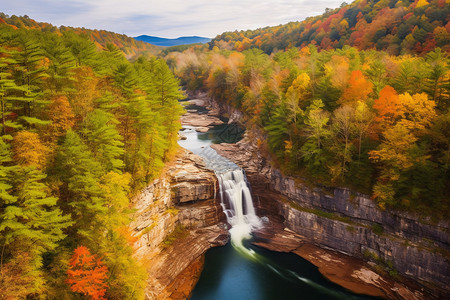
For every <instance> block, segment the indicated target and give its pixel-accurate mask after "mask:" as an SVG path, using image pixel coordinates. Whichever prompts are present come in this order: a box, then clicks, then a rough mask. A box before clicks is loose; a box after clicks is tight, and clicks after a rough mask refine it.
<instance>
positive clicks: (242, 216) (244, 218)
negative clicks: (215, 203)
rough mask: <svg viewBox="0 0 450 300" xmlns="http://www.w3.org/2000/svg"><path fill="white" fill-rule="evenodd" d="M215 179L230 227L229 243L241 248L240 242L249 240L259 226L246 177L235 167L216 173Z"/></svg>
mask: <svg viewBox="0 0 450 300" xmlns="http://www.w3.org/2000/svg"><path fill="white" fill-rule="evenodd" d="M217 178H218V179H219V186H220V200H221V205H222V208H223V211H224V212H225V215H226V217H227V221H228V223H230V225H231V229H230V235H231V242H232V243H233V245H234V246H236V247H238V248H243V245H242V241H243V240H244V239H249V238H250V237H251V236H250V233H251V232H252V230H253V229H256V228H258V227H260V226H261V221H260V219H259V218H258V217H257V216H256V213H255V207H254V206H253V200H252V195H251V193H250V189H249V186H248V183H247V180H246V177H245V175H244V172H243V171H242V169H240V168H239V167H237V166H236V168H233V169H231V170H227V171H225V172H223V173H217Z"/></svg>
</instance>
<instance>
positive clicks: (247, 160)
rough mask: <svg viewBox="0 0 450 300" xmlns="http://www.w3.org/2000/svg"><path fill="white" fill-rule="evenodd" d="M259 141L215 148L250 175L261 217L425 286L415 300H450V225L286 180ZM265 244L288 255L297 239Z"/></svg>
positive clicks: (347, 192)
mask: <svg viewBox="0 0 450 300" xmlns="http://www.w3.org/2000/svg"><path fill="white" fill-rule="evenodd" d="M254 141H256V138H255V137H253V138H249V136H248V134H247V138H246V139H244V140H242V141H240V142H239V143H237V144H235V145H227V144H221V145H213V148H214V149H215V150H216V151H217V152H218V153H219V154H221V155H223V156H225V157H227V158H229V159H230V160H232V161H234V162H235V163H236V164H238V165H240V166H241V167H243V168H244V169H245V171H246V173H247V177H248V178H249V180H250V183H251V185H252V190H253V194H254V198H256V203H257V206H258V208H259V211H258V212H259V215H266V216H269V218H270V219H271V222H272V221H273V222H276V221H277V220H278V221H281V222H282V224H283V226H285V227H286V228H288V229H289V230H292V231H293V232H295V233H296V234H298V235H300V236H301V237H302V239H303V241H308V242H310V243H314V244H315V245H319V246H322V247H327V248H331V249H335V250H338V251H341V252H344V253H347V254H350V255H352V256H354V257H359V258H362V259H364V260H369V261H371V262H372V263H374V264H375V265H377V266H378V267H377V268H378V269H384V270H387V271H390V272H392V273H396V272H398V273H399V274H402V275H404V276H406V277H408V278H412V279H415V280H420V281H423V282H425V284H426V287H427V288H425V289H426V291H425V292H423V293H420V292H418V294H417V295H416V296H414V297H417V298H418V299H420V298H422V299H423V298H426V296H424V295H425V294H426V292H427V291H428V292H429V293H430V294H428V295H429V296H430V295H431V297H433V296H434V297H440V296H442V295H447V296H449V295H450V290H449V286H448V282H450V263H449V257H450V235H449V232H450V226H449V223H448V220H447V221H440V222H439V223H433V222H431V221H430V220H428V219H426V218H422V217H421V216H416V215H411V214H408V213H405V212H398V211H389V210H385V211H383V210H381V209H379V208H378V207H377V205H376V204H375V203H374V202H373V201H372V200H371V199H370V198H369V197H368V196H366V195H362V194H359V193H353V192H351V191H350V190H348V189H345V188H335V189H329V188H326V187H315V188H311V187H307V186H305V185H303V184H302V183H301V182H302V180H301V179H299V178H292V177H288V176H283V175H282V174H281V173H280V172H279V171H278V170H276V169H275V168H273V167H272V166H271V165H270V163H269V161H268V160H266V158H265V157H263V156H262V155H261V153H260V151H259V149H257V148H256V146H255V143H254ZM265 238H266V240H270V239H273V243H270V242H269V243H266V244H271V245H272V246H270V247H272V250H276V248H277V247H278V248H279V249H282V248H283V247H281V246H280V245H281V244H283V243H284V242H285V243H286V244H289V243H291V242H293V240H292V239H288V240H284V242H283V238H281V237H280V236H278V237H276V236H275V235H273V236H269V237H267V236H266V237H265ZM277 240H278V242H277ZM294 244H295V243H294ZM277 245H278V246H277ZM266 246H267V245H266ZM270 247H269V246H268V248H270ZM293 247H294V246H293ZM294 248H295V247H294ZM361 274H362V273H361ZM422 287H423V286H422ZM428 287H431V288H428ZM437 287H439V288H437ZM391 288H392V289H394V290H396V291H397V292H395V293H394V294H395V295H396V296H395V295H394V296H392V294H389V293H385V297H389V298H395V297H402V298H404V299H414V298H411V297H408V295H409V294H408V292H406V290H405V289H407V288H406V287H405V286H403V285H402V286H396V287H395V286H392V287H391ZM400 292H401V293H403V296H402V295H400V294H401V293H400ZM405 295H406V296H405ZM421 295H422V296H421Z"/></svg>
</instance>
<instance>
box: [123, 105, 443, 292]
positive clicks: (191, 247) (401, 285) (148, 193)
mask: <svg viewBox="0 0 450 300" xmlns="http://www.w3.org/2000/svg"><path fill="white" fill-rule="evenodd" d="M191 104H195V105H196V106H204V107H207V108H208V112H207V113H204V114H201V115H200V114H198V113H196V111H195V110H189V111H188V113H186V114H185V115H184V116H183V117H182V122H183V124H184V125H190V126H194V127H195V128H196V129H197V130H198V131H199V132H201V131H203V132H204V131H207V130H209V129H210V128H212V127H213V126H214V125H219V124H223V121H222V120H220V119H219V118H218V117H219V116H220V115H227V116H228V117H230V118H229V122H230V123H231V122H236V121H238V120H239V119H240V117H241V115H240V114H239V112H238V111H236V110H230V109H229V108H223V107H218V106H217V105H216V104H215V103H214V102H211V101H208V99H206V98H205V97H201V99H196V100H191ZM257 135H259V133H258V132H256V131H254V130H253V131H247V132H246V135H245V138H244V139H243V140H241V141H239V142H238V143H236V144H216V145H213V146H212V148H214V149H215V150H216V151H217V152H218V153H219V154H220V155H222V156H224V157H226V158H228V159H230V160H231V161H233V162H235V163H236V164H237V165H239V166H240V167H242V168H243V169H244V170H245V172H246V175H247V178H248V180H249V182H250V184H251V187H252V194H253V199H254V204H255V206H256V208H257V215H258V216H260V217H262V218H264V220H266V221H265V222H264V223H265V226H264V227H263V228H262V229H261V230H258V231H256V232H254V235H255V238H254V240H253V243H254V244H255V245H258V246H261V247H264V248H267V249H269V250H272V251H279V252H293V253H295V254H297V255H299V256H302V257H303V258H305V259H307V260H309V261H310V262H312V263H313V264H315V265H316V266H317V267H318V268H319V271H320V272H321V273H322V274H323V275H325V276H326V277H327V278H328V279H329V280H331V281H333V282H336V283H338V284H340V285H341V286H343V287H345V288H347V289H349V290H351V291H353V292H356V293H363V294H366V295H371V296H378V297H383V298H389V299H430V298H441V297H446V296H448V295H449V292H450V291H449V290H448V287H447V285H446V283H447V282H449V281H450V275H449V273H450V268H449V260H448V257H449V234H448V233H449V224H448V222H445V221H440V222H433V221H432V220H430V219H429V218H424V217H421V216H415V215H412V214H407V213H405V212H396V211H388V210H381V209H380V208H378V207H377V205H376V203H375V202H374V201H373V200H371V199H370V198H369V197H368V196H367V195H363V194H359V193H355V192H352V191H351V190H349V189H346V188H328V187H323V186H311V185H308V184H306V183H305V182H304V180H302V179H301V178H294V177H290V176H285V175H283V174H282V173H281V172H280V171H279V170H277V168H276V167H274V166H273V165H272V164H271V160H270V158H269V157H267V156H264V155H262V154H261V153H262V151H260V149H259V148H258V146H257V142H256V141H257V139H258V137H257ZM217 198H218V182H217V178H216V176H215V175H214V172H212V171H211V170H209V169H208V168H207V167H206V165H205V163H204V162H203V160H202V158H201V157H199V156H197V155H195V154H193V153H191V152H189V151H187V150H180V153H179V154H178V156H177V158H176V159H175V160H174V161H173V162H172V163H170V164H169V165H168V166H167V167H166V169H165V171H164V172H163V174H162V176H161V178H160V179H157V180H155V181H154V182H153V183H152V184H151V185H149V186H148V187H147V188H146V189H144V190H143V191H142V192H141V194H140V195H138V196H137V197H136V198H135V199H134V201H133V203H134V208H135V210H136V211H135V213H134V217H133V220H134V221H133V223H132V225H131V227H132V228H133V230H134V235H135V237H136V238H137V239H138V242H137V254H136V255H137V256H138V257H139V258H141V259H142V260H143V261H144V262H146V265H147V266H148V273H149V279H148V286H147V294H146V296H147V298H148V299H186V298H189V296H190V293H191V291H192V289H193V287H194V286H195V284H196V282H197V280H198V278H199V275H200V273H201V270H202V265H203V255H204V253H205V252H206V251H207V250H208V249H210V248H211V247H215V246H221V245H224V244H226V243H227V242H228V239H229V234H228V229H229V225H228V224H227V223H226V218H225V215H224V213H223V211H222V207H221V206H220V204H219V200H218V199H217Z"/></svg>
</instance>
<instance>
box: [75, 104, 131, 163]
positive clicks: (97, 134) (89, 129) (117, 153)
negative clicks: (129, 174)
mask: <svg viewBox="0 0 450 300" xmlns="http://www.w3.org/2000/svg"><path fill="white" fill-rule="evenodd" d="M85 123H86V125H85V128H84V130H82V134H83V136H84V137H85V139H86V141H87V143H88V146H89V148H90V149H91V150H92V152H93V154H94V157H95V158H96V160H97V161H99V162H100V163H101V164H102V166H103V167H104V169H105V170H106V171H121V170H123V168H124V163H123V160H122V157H123V153H124V150H123V143H122V141H121V140H122V136H121V135H120V134H119V132H118V131H117V129H116V125H117V124H118V121H117V120H116V119H115V118H114V116H113V115H111V114H109V113H107V112H105V111H103V110H101V109H96V110H94V111H93V112H91V113H90V114H89V115H88V116H87V118H86V122H85Z"/></svg>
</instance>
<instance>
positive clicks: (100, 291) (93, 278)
mask: <svg viewBox="0 0 450 300" xmlns="http://www.w3.org/2000/svg"><path fill="white" fill-rule="evenodd" d="M107 273H108V268H107V267H106V266H105V265H104V264H103V262H102V261H101V259H100V258H98V257H97V256H96V255H93V254H91V252H90V251H89V249H88V248H86V247H84V246H79V247H77V248H76V249H75V250H74V251H73V255H72V257H71V259H70V261H69V269H68V270H67V283H68V284H69V285H70V289H71V290H72V291H73V292H77V293H81V294H83V295H85V296H88V297H90V298H91V299H95V300H103V299H106V298H105V297H104V296H105V293H106V288H107V287H108V285H107V284H106V283H105V279H106V278H107V277H108V275H107Z"/></svg>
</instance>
